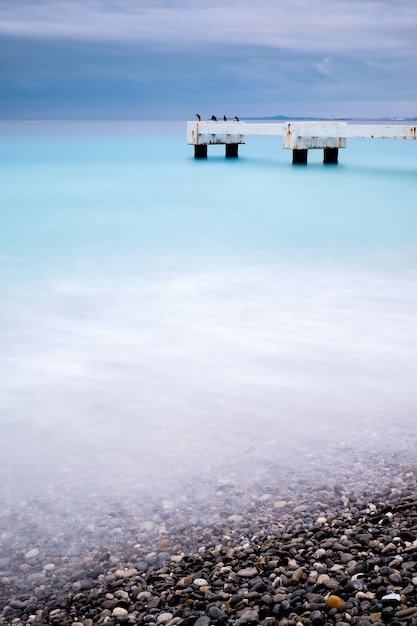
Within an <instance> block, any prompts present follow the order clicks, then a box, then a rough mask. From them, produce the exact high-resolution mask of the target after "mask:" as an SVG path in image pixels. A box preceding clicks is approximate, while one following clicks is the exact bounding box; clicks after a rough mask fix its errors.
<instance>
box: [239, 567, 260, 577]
mask: <svg viewBox="0 0 417 626" xmlns="http://www.w3.org/2000/svg"><path fill="white" fill-rule="evenodd" d="M257 573H258V570H257V569H256V567H245V568H243V569H240V570H238V571H237V575H238V576H240V577H241V578H253V577H254V576H256V575H257Z"/></svg>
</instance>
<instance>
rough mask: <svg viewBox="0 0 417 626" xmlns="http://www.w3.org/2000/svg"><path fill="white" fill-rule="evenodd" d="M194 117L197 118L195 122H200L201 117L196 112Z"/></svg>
mask: <svg viewBox="0 0 417 626" xmlns="http://www.w3.org/2000/svg"><path fill="white" fill-rule="evenodd" d="M195 119H196V120H197V122H201V117H200V116H199V114H198V113H197V115H196V116H195Z"/></svg>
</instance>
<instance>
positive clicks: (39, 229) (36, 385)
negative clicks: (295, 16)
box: [0, 122, 417, 499]
mask: <svg viewBox="0 0 417 626" xmlns="http://www.w3.org/2000/svg"><path fill="white" fill-rule="evenodd" d="M281 142H282V139H281V138H279V137H264V138H262V137H248V138H247V143H246V144H245V145H244V146H240V148H239V158H238V159H227V160H226V159H225V158H224V148H223V147H221V146H216V147H209V155H208V159H207V160H195V159H194V158H193V148H192V146H188V145H187V143H186V124H185V123H184V122H172V123H167V122H161V123H158V122H147V123H145V122H120V123H117V122H60V123H58V122H53V123H52V122H51V123H47V122H43V123H41V122H25V123H24V122H20V123H19V122H8V123H6V122H2V123H1V124H0V164H1V167H0V177H1V183H0V189H1V191H0V293H1V304H0V322H1V323H0V346H1V347H0V378H1V386H0V428H1V431H2V433H3V436H4V440H3V441H4V443H3V450H4V456H5V459H4V461H3V471H8V477H9V478H8V479H7V480H6V481H4V482H3V487H2V489H3V490H4V492H5V493H4V494H3V495H4V497H9V498H10V499H13V498H14V497H15V496H16V493H18V494H23V495H24V494H25V488H26V487H27V485H29V486H30V491H31V493H34V492H36V490H37V489H39V490H41V489H44V488H45V484H48V481H51V480H52V477H53V476H55V475H57V474H59V473H60V472H62V473H63V475H65V472H67V474H66V475H68V472H70V473H75V474H76V473H77V472H78V471H79V472H80V474H82V476H83V479H82V481H87V480H90V479H91V480H92V481H95V480H96V481H98V480H99V478H98V477H99V476H101V475H103V473H104V474H107V475H108V474H109V473H112V475H113V476H114V477H115V479H116V481H117V485H118V489H120V485H121V482H123V481H121V478H120V476H122V475H123V477H124V480H125V479H126V476H127V475H128V476H129V481H130V482H129V485H131V482H132V481H134V482H136V483H137V484H138V483H140V482H142V483H143V482H146V480H147V481H149V476H152V477H156V479H157V482H159V483H160V484H164V482H165V481H166V480H167V477H169V476H171V475H172V474H173V473H175V472H176V471H178V468H180V469H181V471H182V472H183V474H188V473H189V474H191V475H200V474H201V472H203V471H206V468H208V469H207V471H210V472H211V471H219V472H221V471H224V468H225V467H230V466H233V465H234V464H237V465H238V466H239V468H240V471H244V470H246V471H248V472H249V473H250V472H253V473H256V472H257V471H258V470H259V468H260V467H261V466H262V465H263V464H264V461H265V459H266V458H268V459H271V457H274V458H278V457H279V458H282V459H286V460H285V463H287V465H288V464H290V463H291V462H295V463H300V462H301V461H302V458H303V456H305V455H306V454H311V453H312V451H316V453H317V454H323V455H324V454H325V453H326V452H325V451H326V449H327V448H328V449H329V450H330V449H331V450H332V454H333V455H334V457H337V454H338V452H337V451H338V449H339V447H340V446H355V445H364V443H366V445H369V448H370V449H372V447H375V446H377V447H382V448H383V447H384V446H389V447H390V448H391V449H396V447H398V449H400V448H401V445H402V442H404V440H405V439H406V438H407V436H408V435H407V432H408V430H407V429H412V428H413V425H414V421H415V416H416V410H417V391H416V384H415V381H416V378H417V359H416V354H417V325H416V320H417V289H416V287H417V254H416V251H417V193H416V190H417V143H416V142H413V141H393V140H391V141H387V140H386V141H383V140H363V139H361V140H359V139H358V140H348V147H347V149H346V150H340V152H339V164H338V165H323V163H322V151H321V150H317V151H310V152H309V163H308V165H307V166H293V165H292V164H291V152H290V151H287V150H283V149H282V147H281ZM358 442H360V443H358ZM259 471H260V470H259ZM59 475H61V474H59ZM32 477H34V481H31V478H32ZM146 477H147V478H146ZM26 495H27V494H26Z"/></svg>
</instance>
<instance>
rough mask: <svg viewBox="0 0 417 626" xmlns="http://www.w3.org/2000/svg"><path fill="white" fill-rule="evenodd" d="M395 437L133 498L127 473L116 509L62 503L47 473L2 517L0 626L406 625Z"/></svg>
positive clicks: (66, 490) (414, 513)
mask: <svg viewBox="0 0 417 626" xmlns="http://www.w3.org/2000/svg"><path fill="white" fill-rule="evenodd" d="M408 435H409V436H408V437H406V438H405V439H404V440H403V441H402V442H400V443H398V445H397V448H396V446H395V441H394V438H393V439H392V440H390V439H389V437H387V438H386V439H385V440H384V439H383V440H382V441H379V443H378V445H377V446H374V449H373V450H370V449H369V447H368V448H363V447H362V448H361V447H360V446H357V447H356V448H349V450H348V451H347V452H346V454H345V457H343V455H342V454H339V458H337V456H338V455H337V451H336V450H333V451H332V454H328V452H329V451H328V450H327V454H325V455H323V457H321V458H317V455H315V456H314V459H313V460H314V462H313V461H312V460H311V458H310V460H309V457H308V456H307V455H305V457H302V456H300V457H299V458H298V459H297V461H296V462H295V463H294V466H293V467H290V468H288V467H287V470H288V471H286V470H285V467H283V466H282V465H280V466H278V465H276V464H275V463H274V462H273V460H272V457H273V455H272V454H271V453H270V452H269V457H268V458H265V463H264V464H263V465H262V464H261V463H260V461H259V459H258V461H257V463H256V464H255V467H254V468H250V469H248V468H247V471H245V468H244V464H242V462H241V459H240V465H239V464H237V465H236V464H233V463H232V461H231V462H230V467H229V471H226V466H222V467H221V471H219V472H215V471H213V469H212V468H211V469H210V471H207V473H205V472H204V471H202V472H200V473H199V475H198V477H196V476H190V475H189V474H188V473H185V474H179V475H178V476H173V475H172V476H171V478H170V482H169V484H168V481H167V485H166V490H165V491H164V490H154V491H152V490H148V491H146V490H144V491H143V492H142V493H141V495H138V493H133V490H131V489H130V486H131V485H132V484H133V483H131V482H129V479H128V477H127V476H126V481H125V484H124V487H125V490H124V491H122V489H121V486H120V483H119V487H120V489H119V495H120V496H121V497H120V498H114V497H113V493H114V490H113V488H112V489H110V487H109V489H110V492H111V493H110V496H109V497H108V498H104V496H101V498H100V497H99V496H98V495H97V494H96V497H95V498H94V496H93V494H92V493H90V497H89V498H86V499H79V500H78V501H77V500H76V498H75V497H74V493H75V492H76V491H77V486H74V485H73V484H72V483H71V479H70V477H69V476H67V478H66V482H65V483H64V482H63V481H62V477H58V478H57V479H56V484H55V488H54V486H53V484H52V486H51V485H50V486H49V488H48V489H49V490H48V492H45V493H44V494H43V495H42V491H40V492H39V494H36V497H33V498H31V497H30V496H28V495H27V494H26V497H25V499H22V500H20V501H19V503H18V504H14V505H13V506H9V507H8V508H7V510H6V509H3V511H2V513H1V518H0V519H1V554H0V624H2V625H3V624H4V625H6V624H7V625H13V626H20V625H23V624H55V625H63V626H93V624H108V625H110V626H112V625H114V626H116V625H118V624H126V625H131V626H133V625H134V624H146V625H148V626H154V625H155V626H159V625H162V626H174V625H183V626H206V625H208V624H212V625H213V626H226V625H233V626H246V625H248V626H256V625H258V624H260V625H262V626H294V625H295V624H305V625H306V626H325V625H330V624H339V626H348V625H352V626H354V625H359V626H371V625H372V626H378V625H382V624H391V625H392V626H408V625H411V624H415V623H417V597H416V588H417V569H416V560H417V489H416V482H417V468H416V463H415V454H414V451H415V440H414V438H413V437H412V432H411V431H410V432H409V433H408ZM399 448H401V452H399ZM294 467H297V471H295V470H294ZM203 469H204V468H203ZM107 479H108V481H109V485H110V478H109V477H107ZM103 481H105V477H103ZM64 484H65V487H64ZM54 489H55V490H54ZM129 493H131V495H130V496H129Z"/></svg>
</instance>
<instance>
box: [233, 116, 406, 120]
mask: <svg viewBox="0 0 417 626" xmlns="http://www.w3.org/2000/svg"><path fill="white" fill-rule="evenodd" d="M241 119H242V120H247V121H249V120H250V121H265V122H266V121H282V122H287V121H299V122H324V121H326V122H328V121H334V122H416V121H417V117H395V116H392V117H314V116H304V117H289V116H288V115H271V116H268V117H241Z"/></svg>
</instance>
